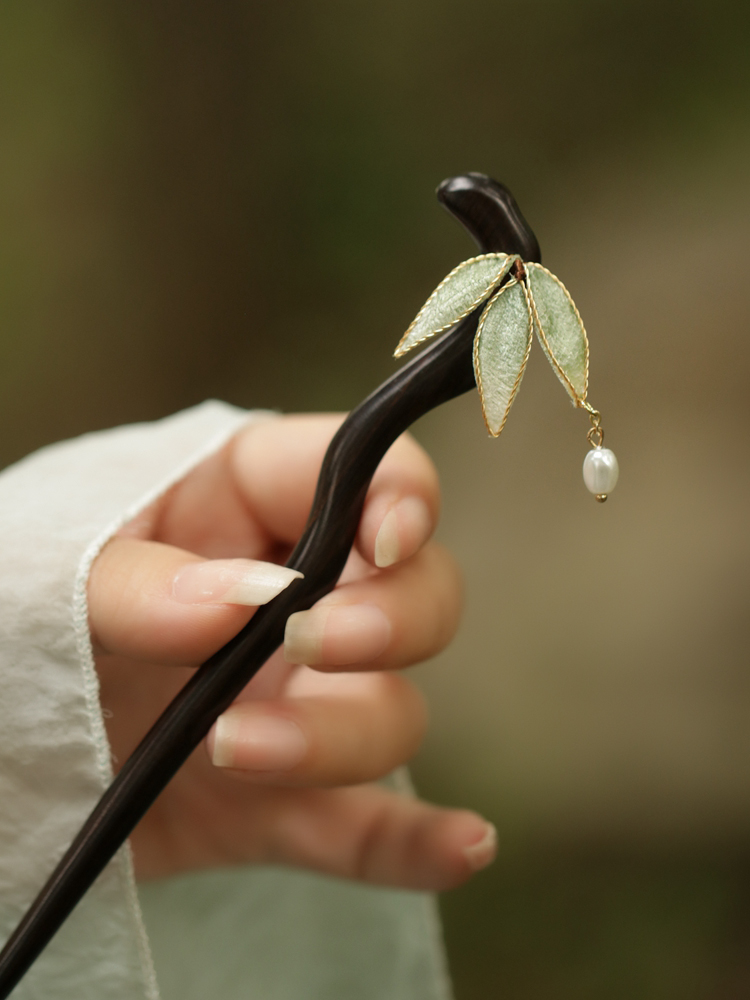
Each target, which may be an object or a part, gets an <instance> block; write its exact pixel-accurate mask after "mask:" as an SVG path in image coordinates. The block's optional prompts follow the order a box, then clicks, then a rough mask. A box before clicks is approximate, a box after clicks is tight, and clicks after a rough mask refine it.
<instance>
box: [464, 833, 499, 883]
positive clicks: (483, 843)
mask: <svg viewBox="0 0 750 1000" xmlns="http://www.w3.org/2000/svg"><path fill="white" fill-rule="evenodd" d="M496 854H497V830H496V829H495V827H494V826H493V825H492V823H488V824H487V829H486V830H485V833H484V836H483V837H482V839H481V840H479V841H477V843H476V844H471V845H470V846H469V847H464V857H465V858H466V860H467V861H468V863H469V868H471V870H472V871H473V872H478V871H481V870H482V868H486V867H487V865H489V864H492V862H493V861H494V860H495V855H496Z"/></svg>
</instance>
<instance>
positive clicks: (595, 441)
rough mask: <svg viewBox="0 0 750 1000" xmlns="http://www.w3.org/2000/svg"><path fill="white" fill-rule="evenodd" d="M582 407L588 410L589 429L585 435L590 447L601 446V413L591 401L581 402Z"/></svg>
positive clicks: (602, 437) (602, 436) (602, 442)
mask: <svg viewBox="0 0 750 1000" xmlns="http://www.w3.org/2000/svg"><path fill="white" fill-rule="evenodd" d="M581 406H583V408H584V409H585V410H586V411H587V412H588V415H589V419H590V420H591V430H590V431H589V432H588V434H587V435H586V438H587V439H588V442H589V444H590V445H591V447H592V448H601V446H602V445H603V444H604V428H603V427H602V415H601V413H600V412H599V411H598V410H595V409H594V407H593V406H592V405H591V403H587V402H585V401H584V402H583V403H582V404H581Z"/></svg>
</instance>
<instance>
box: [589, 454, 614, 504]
mask: <svg viewBox="0 0 750 1000" xmlns="http://www.w3.org/2000/svg"><path fill="white" fill-rule="evenodd" d="M619 474H620V468H619V466H618V464H617V459H616V458H615V453H614V452H613V451H610V450H609V448H602V447H601V446H600V447H598V448H592V449H591V451H590V452H589V453H588V455H587V456H586V457H585V458H584V460H583V481H584V483H585V484H586V488H587V489H588V490H590V491H591V492H592V493H595V494H596V495H597V496H606V495H607V494H608V493H611V492H612V490H613V489H614V488H615V486H616V485H617V477H618V475H619Z"/></svg>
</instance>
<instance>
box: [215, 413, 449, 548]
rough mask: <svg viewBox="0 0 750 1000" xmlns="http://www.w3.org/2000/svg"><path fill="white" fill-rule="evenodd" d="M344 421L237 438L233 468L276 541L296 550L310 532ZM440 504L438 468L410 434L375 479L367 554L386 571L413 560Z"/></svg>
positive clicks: (273, 426)
mask: <svg viewBox="0 0 750 1000" xmlns="http://www.w3.org/2000/svg"><path fill="white" fill-rule="evenodd" d="M342 419H343V418H342V417H340V416H327V415H320V416H318V415H315V416H290V417H282V418H280V419H278V420H272V421H267V422H265V423H261V424H257V425H253V426H251V427H248V428H247V430H245V431H243V432H242V433H241V434H239V435H238V437H237V438H236V439H235V444H234V448H233V451H232V454H231V462H232V465H233V468H234V473H235V476H236V480H237V483H238V485H239V488H240V492H241V493H242V495H243V496H244V498H245V501H246V503H247V505H248V508H249V509H250V510H251V511H252V513H253V514H254V516H255V517H256V518H257V519H258V521H259V522H260V523H261V524H262V525H263V526H264V527H265V529H266V530H267V531H268V532H269V534H270V535H271V536H273V537H274V538H276V539H279V540H282V541H284V542H286V543H287V544H289V545H291V544H293V543H294V542H295V541H296V540H297V538H298V537H299V535H300V533H301V532H302V529H303V528H304V525H305V522H306V520H307V515H308V513H309V510H310V506H311V504H312V499H313V494H314V491H315V484H316V482H317V478H318V473H319V471H320V465H321V462H322V461H323V456H324V455H325V452H326V449H327V447H328V445H329V443H330V440H331V438H332V437H333V435H334V433H335V432H336V430H337V429H338V427H339V425H340V424H341V422H342ZM439 506H440V501H439V489H438V480H437V474H436V472H435V469H434V467H433V465H432V462H431V461H430V459H429V458H428V457H427V455H426V454H425V452H424V451H423V450H422V449H421V448H420V447H419V445H417V444H416V442H415V441H414V440H413V439H412V438H410V437H409V436H408V435H402V437H400V438H399V439H398V440H397V441H396V442H395V443H394V444H393V445H392V447H391V448H390V449H389V450H388V452H387V453H386V455H385V457H384V458H383V460H382V462H381V463H380V466H379V467H378V470H377V471H376V473H375V476H374V477H373V481H372V484H371V486H370V490H369V492H368V497H367V501H366V504H365V508H364V511H363V516H362V520H361V524H360V530H359V535H358V539H357V544H358V547H359V549H360V551H361V552H362V554H363V555H364V556H365V558H366V559H367V560H368V562H370V563H371V564H372V565H375V566H380V567H385V566H390V565H393V564H394V563H396V562H399V561H401V560H403V559H406V558H408V557H409V556H411V555H413V554H414V552H416V551H417V550H418V549H419V548H420V546H421V545H423V544H424V542H425V541H426V540H427V539H428V538H429V536H430V534H431V533H432V531H433V529H434V526H435V524H436V522H437V518H438V514H439Z"/></svg>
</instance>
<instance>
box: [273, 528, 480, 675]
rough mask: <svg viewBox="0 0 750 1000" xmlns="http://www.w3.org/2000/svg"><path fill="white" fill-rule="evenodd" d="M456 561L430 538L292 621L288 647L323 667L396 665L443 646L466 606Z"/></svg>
mask: <svg viewBox="0 0 750 1000" xmlns="http://www.w3.org/2000/svg"><path fill="white" fill-rule="evenodd" d="M461 605H462V585H461V576H460V573H459V570H458V567H457V565H456V563H455V562H454V560H453V558H452V557H451V555H450V554H449V553H448V552H447V550H445V549H443V548H442V546H439V545H436V544H434V543H431V544H429V545H427V546H425V547H424V548H423V549H422V550H421V551H420V552H418V553H417V554H416V555H415V556H413V557H412V558H411V559H409V560H407V561H406V562H403V563H401V564H400V565H399V566H394V567H393V568H392V569H390V570H388V571H387V572H385V573H377V574H371V575H370V576H367V577H365V578H364V579H360V580H356V581H354V582H351V583H346V584H344V585H343V586H340V587H338V588H337V589H336V590H334V591H333V592H332V593H331V594H329V595H328V596H327V597H324V598H323V600H322V601H319V602H318V604H316V605H315V607H314V608H311V609H310V610H309V611H300V612H298V613H297V614H294V615H291V616H290V618H289V619H288V621H287V626H286V635H285V644H284V655H285V657H286V659H287V660H288V661H289V662H291V663H305V664H307V665H308V666H315V667H316V668H317V669H319V670H326V669H336V668H338V667H341V666H347V667H348V668H349V669H352V668H353V667H357V666H360V667H361V666H367V667H368V668H369V669H372V670H391V669H394V668H398V667H403V666H407V665H410V664H413V663H418V662H420V661H421V660H425V659H427V658H428V657H430V656H434V655H435V653H437V652H439V651H440V650H441V649H443V647H444V646H446V645H447V644H448V642H449V641H450V640H451V638H452V637H453V635H454V633H455V631H456V628H457V627H458V621H459V617H460V614H461Z"/></svg>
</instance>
